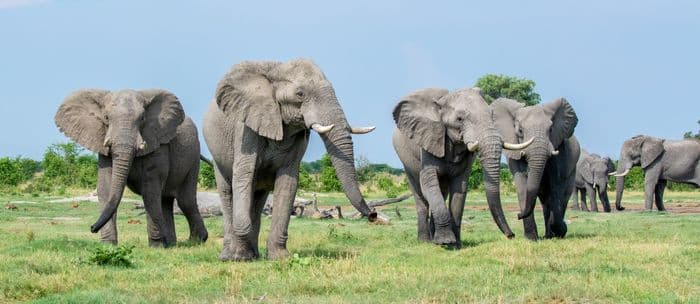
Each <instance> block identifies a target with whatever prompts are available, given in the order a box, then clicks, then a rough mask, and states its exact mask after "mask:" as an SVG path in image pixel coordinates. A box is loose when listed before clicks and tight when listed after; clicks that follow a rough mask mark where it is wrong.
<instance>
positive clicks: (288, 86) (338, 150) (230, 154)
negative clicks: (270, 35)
mask: <svg viewBox="0 0 700 304" xmlns="http://www.w3.org/2000/svg"><path fill="white" fill-rule="evenodd" d="M310 129H313V130H314V131H315V132H317V133H318V134H319V135H320V136H321V139H322V140H323V142H324V144H325V147H326V151H327V152H328V154H329V155H330V158H331V162H332V163H333V166H334V168H335V169H336V174H337V176H338V179H339V180H340V182H341V184H342V187H343V190H344V192H345V194H346V196H347V198H348V199H349V200H350V202H351V203H352V205H353V206H354V207H355V208H356V209H357V210H358V211H359V212H360V213H361V214H362V215H363V216H365V217H367V218H368V219H369V220H371V221H373V220H375V219H376V215H377V213H376V212H375V211H374V210H371V209H370V208H369V207H368V205H367V203H366V201H365V199H364V198H363V196H362V193H361V192H360V189H359V185H358V182H357V180H356V172H355V165H354V152H353V141H352V137H351V134H364V133H368V132H371V131H372V130H374V127H364V128H353V127H351V126H350V124H349V123H348V122H347V120H346V118H345V114H344V112H343V109H342V108H341V106H340V103H339V102H338V99H337V97H336V95H335V91H334V89H333V86H332V84H331V82H330V81H329V80H328V79H327V78H326V76H325V75H324V74H323V72H322V71H321V69H320V68H319V67H318V66H317V65H316V64H315V63H314V62H312V61H311V60H309V59H294V60H290V61H287V62H277V61H243V62H240V63H238V64H236V65H234V66H233V67H232V68H231V69H230V70H229V71H228V73H227V74H226V75H225V76H224V77H223V78H222V79H221V80H220V81H219V83H218V85H217V88H216V92H215V96H214V98H213V100H212V101H211V103H210V105H209V108H208V109H207V111H206V113H205V116H204V125H203V131H204V139H205V142H206V144H207V147H208V148H209V151H210V152H211V155H212V158H213V160H214V163H215V166H214V169H215V176H216V184H217V190H218V192H219V194H220V196H221V202H222V211H223V218H224V248H223V250H222V251H221V254H220V255H219V259H220V260H222V261H231V260H233V261H250V260H253V259H255V258H258V257H260V252H259V251H258V235H259V233H260V216H261V213H262V209H263V206H264V205H265V201H266V198H267V196H268V194H269V193H270V192H273V211H272V227H271V230H270V233H269V235H268V238H267V258H268V259H280V258H284V257H286V256H288V255H289V252H288V250H287V238H288V234H287V231H288V226H289V220H290V214H291V208H292V204H293V202H294V197H295V196H296V191H297V187H298V181H299V165H300V162H301V159H302V157H303V155H304V152H305V151H306V147H307V145H308V141H309V135H310Z"/></svg>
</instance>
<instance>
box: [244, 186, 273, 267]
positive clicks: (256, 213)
mask: <svg viewBox="0 0 700 304" xmlns="http://www.w3.org/2000/svg"><path fill="white" fill-rule="evenodd" d="M269 193H270V191H268V190H258V191H255V193H254V194H253V211H252V212H253V215H252V218H253V232H252V233H251V234H250V237H249V239H248V241H249V242H250V244H252V247H253V250H254V251H255V257H256V258H257V257H260V251H259V248H258V240H259V239H260V218H261V217H262V211H263V208H265V202H266V201H267V196H268V195H269ZM273 210H274V209H273Z"/></svg>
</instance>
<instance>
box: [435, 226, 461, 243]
mask: <svg viewBox="0 0 700 304" xmlns="http://www.w3.org/2000/svg"><path fill="white" fill-rule="evenodd" d="M433 243H435V244H438V245H451V244H455V243H457V238H456V237H455V233H454V232H453V231H452V229H449V228H438V229H437V230H435V236H433Z"/></svg>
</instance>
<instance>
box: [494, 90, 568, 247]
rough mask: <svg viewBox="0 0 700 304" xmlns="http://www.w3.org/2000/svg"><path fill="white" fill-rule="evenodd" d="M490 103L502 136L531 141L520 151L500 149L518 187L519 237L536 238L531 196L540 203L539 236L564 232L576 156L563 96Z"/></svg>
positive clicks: (502, 99)
mask: <svg viewBox="0 0 700 304" xmlns="http://www.w3.org/2000/svg"><path fill="white" fill-rule="evenodd" d="M491 106H492V107H493V108H494V111H495V112H496V126H497V127H498V129H499V131H500V132H501V134H502V135H503V140H505V141H506V142H518V143H520V142H523V141H525V140H530V139H532V140H533V142H532V144H531V145H530V146H529V147H527V148H526V149H524V150H522V151H520V152H510V151H505V154H506V157H507V158H508V167H509V168H510V172H511V173H512V174H513V183H514V184H515V188H516V190H517V192H518V201H519V203H520V209H521V212H520V213H519V214H518V218H519V219H523V224H524V226H525V237H527V238H528V239H530V240H537V226H536V225H535V218H534V216H533V210H534V208H535V200H536V199H537V198H538V197H539V199H540V202H541V203H542V211H543V213H544V222H545V238H551V237H564V236H565V235H566V231H567V227H566V223H564V214H565V213H566V204H567V202H568V200H569V197H570V196H571V192H572V189H573V187H574V182H575V179H576V162H577V161H578V158H579V154H580V147H579V143H578V140H576V137H575V136H573V133H574V128H575V127H576V124H577V123H578V118H577V117H576V112H574V109H573V107H571V105H570V104H569V103H568V102H567V101H566V100H565V99H563V98H559V99H556V100H554V101H552V102H549V103H545V104H541V105H536V106H529V107H525V106H524V105H523V104H522V103H519V102H517V101H515V100H511V99H506V98H499V99H497V100H496V101H494V102H493V103H492V104H491Z"/></svg>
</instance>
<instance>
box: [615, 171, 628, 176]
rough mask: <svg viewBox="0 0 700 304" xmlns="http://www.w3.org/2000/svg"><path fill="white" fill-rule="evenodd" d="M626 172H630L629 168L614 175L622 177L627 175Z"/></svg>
mask: <svg viewBox="0 0 700 304" xmlns="http://www.w3.org/2000/svg"><path fill="white" fill-rule="evenodd" d="M627 173H630V169H627V170H625V172H622V173H620V174H615V176H616V177H623V176H625V175H627Z"/></svg>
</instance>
